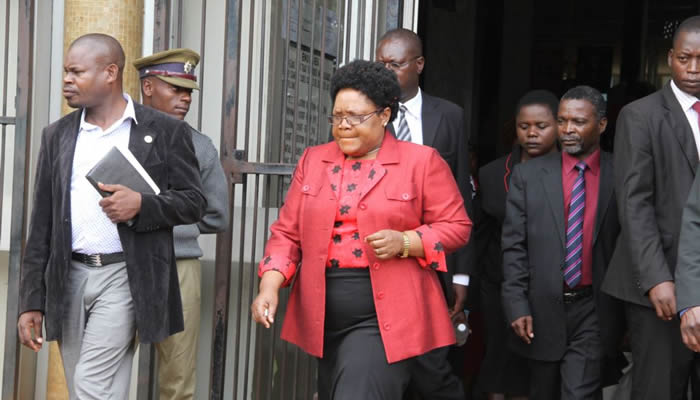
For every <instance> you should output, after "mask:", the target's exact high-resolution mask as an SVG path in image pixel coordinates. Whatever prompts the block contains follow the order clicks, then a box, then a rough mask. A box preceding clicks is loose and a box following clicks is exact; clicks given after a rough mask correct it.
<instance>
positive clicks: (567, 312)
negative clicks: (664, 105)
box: [502, 86, 620, 400]
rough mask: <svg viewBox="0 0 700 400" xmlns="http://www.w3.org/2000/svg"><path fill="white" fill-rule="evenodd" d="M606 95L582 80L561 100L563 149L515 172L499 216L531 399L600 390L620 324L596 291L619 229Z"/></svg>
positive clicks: (506, 286)
mask: <svg viewBox="0 0 700 400" xmlns="http://www.w3.org/2000/svg"><path fill="white" fill-rule="evenodd" d="M605 106H606V105H605V100H604V99H603V96H602V95H601V94H600V92H598V91H597V90H595V89H593V88H591V87H589V86H578V87H575V88H572V89H570V90H569V91H567V92H566V93H565V94H564V96H563V97H562V99H561V102H560V105H559V112H558V117H557V124H558V134H559V142H560V143H561V146H562V152H561V154H560V153H550V154H547V155H545V156H542V157H539V158H536V159H533V160H530V161H528V162H527V163H525V164H519V165H517V166H516V167H515V169H514V170H513V175H512V177H511V181H510V190H509V192H508V196H507V202H506V217H505V221H504V223H503V234H502V248H503V275H504V281H503V285H502V296H503V308H504V311H505V314H506V319H507V320H508V321H510V323H511V326H512V327H513V330H514V331H515V333H516V335H517V337H518V338H519V340H517V341H515V342H514V343H512V345H513V349H514V350H515V351H516V352H517V353H518V354H520V355H521V356H523V357H525V358H527V359H528V364H529V367H530V394H529V397H530V398H531V399H537V400H547V399H563V400H574V399H594V398H599V396H601V388H602V376H601V375H602V362H603V359H604V358H605V356H606V355H607V354H614V352H615V348H616V346H615V344H616V339H617V338H619V335H618V334H619V332H620V329H619V328H617V327H616V324H615V321H616V319H618V318H616V317H615V315H614V314H613V313H612V311H614V310H615V306H614V304H613V299H612V298H610V297H609V296H607V295H605V294H604V293H602V292H600V285H601V282H602V280H603V277H604V274H605V271H606V269H607V267H608V262H609V261H610V258H611V257H612V253H613V250H614V247H615V241H616V239H617V235H618V232H619V225H618V219H617V207H616V204H615V198H614V196H613V168H612V156H611V155H610V154H608V153H605V152H602V151H601V150H600V135H601V134H602V133H603V131H605V127H606V125H607V119H606V117H605Z"/></svg>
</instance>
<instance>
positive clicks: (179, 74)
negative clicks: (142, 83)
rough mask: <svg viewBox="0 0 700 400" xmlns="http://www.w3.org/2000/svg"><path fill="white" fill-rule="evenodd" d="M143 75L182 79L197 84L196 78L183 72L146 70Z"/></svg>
mask: <svg viewBox="0 0 700 400" xmlns="http://www.w3.org/2000/svg"><path fill="white" fill-rule="evenodd" d="M144 75H145V76H148V75H161V76H172V77H175V78H184V79H189V80H191V81H195V82H197V76H196V75H192V74H185V73H183V72H170V71H163V70H155V69H147V70H146V71H144Z"/></svg>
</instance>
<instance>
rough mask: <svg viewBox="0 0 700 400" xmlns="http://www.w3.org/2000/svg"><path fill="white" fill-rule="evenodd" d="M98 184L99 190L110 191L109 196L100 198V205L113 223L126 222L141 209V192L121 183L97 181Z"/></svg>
mask: <svg viewBox="0 0 700 400" xmlns="http://www.w3.org/2000/svg"><path fill="white" fill-rule="evenodd" d="M98 186H99V188H100V190H103V191H105V192H110V193H112V195H111V196H109V197H105V198H104V199H102V200H100V207H102V211H104V213H105V214H107V217H108V218H109V219H110V221H112V222H114V223H115V224H116V223H119V222H126V221H128V220H130V219H132V218H134V217H135V216H136V214H138V213H139V211H141V193H139V192H134V191H133V190H131V189H129V188H128V187H126V186H122V185H105V184H104V183H98Z"/></svg>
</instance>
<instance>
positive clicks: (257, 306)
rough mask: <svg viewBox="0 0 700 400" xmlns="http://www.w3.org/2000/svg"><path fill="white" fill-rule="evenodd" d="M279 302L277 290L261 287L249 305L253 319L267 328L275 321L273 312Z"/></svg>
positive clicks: (275, 310)
mask: <svg viewBox="0 0 700 400" xmlns="http://www.w3.org/2000/svg"><path fill="white" fill-rule="evenodd" d="M278 304H279V290H275V289H261V290H260V292H259V293H258V295H257V296H256V297H255V300H253V304H251V305H250V312H251V313H252V314H253V320H255V322H257V323H259V324H262V325H264V326H265V328H269V327H270V326H271V324H272V323H273V322H275V312H277V305H278Z"/></svg>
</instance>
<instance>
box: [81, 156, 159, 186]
mask: <svg viewBox="0 0 700 400" xmlns="http://www.w3.org/2000/svg"><path fill="white" fill-rule="evenodd" d="M85 178H87V180H88V181H89V182H90V184H92V186H94V187H95V189H97V191H98V192H99V193H100V195H102V197H107V196H109V195H111V193H109V192H105V191H103V190H100V188H99V187H98V186H97V183H98V182H101V183H104V184H106V185H123V186H126V187H128V188H129V189H131V190H133V191H135V192H139V193H147V194H158V193H159V192H160V190H159V189H158V186H157V185H156V184H155V182H153V179H151V177H150V176H149V175H148V173H147V172H146V170H145V169H143V167H142V166H141V164H140V163H139V162H138V160H136V157H134V155H133V154H132V153H131V152H130V151H129V149H122V148H119V147H117V146H114V147H112V148H111V149H110V150H109V151H108V152H107V154H105V156H104V157H102V159H101V160H100V161H98V162H97V164H95V166H94V167H92V169H91V170H90V171H89V172H88V173H87V175H85Z"/></svg>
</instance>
